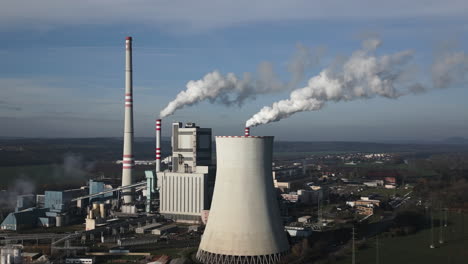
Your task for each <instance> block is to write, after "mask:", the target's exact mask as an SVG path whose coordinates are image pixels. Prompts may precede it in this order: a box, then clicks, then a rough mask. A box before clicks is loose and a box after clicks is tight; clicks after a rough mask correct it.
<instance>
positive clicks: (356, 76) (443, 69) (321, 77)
mask: <svg viewBox="0 0 468 264" xmlns="http://www.w3.org/2000/svg"><path fill="white" fill-rule="evenodd" d="M380 44H381V42H380V41H379V40H377V39H369V40H366V41H364V42H363V45H362V48H361V49H360V50H357V51H355V52H354V53H353V54H352V55H351V56H350V57H349V58H348V59H347V60H345V61H343V62H341V63H337V65H333V66H330V67H328V68H326V69H324V70H322V71H321V72H320V73H319V74H318V75H316V76H314V77H312V78H311V79H309V81H308V84H307V86H306V87H304V88H300V89H297V90H294V91H292V92H291V94H290V98H289V99H286V100H281V101H278V102H275V103H273V104H272V105H271V106H265V107H263V108H262V109H261V110H260V111H259V112H258V113H257V114H255V115H253V116H252V117H251V118H250V119H249V120H247V122H246V127H253V126H258V125H261V124H267V123H270V122H275V121H279V120H281V119H283V118H287V117H289V116H291V115H293V114H295V113H298V112H304V111H316V110H319V109H321V108H322V107H324V106H325V104H326V103H327V102H329V101H333V102H338V101H351V100H357V99H369V98H373V97H376V96H382V97H386V98H398V97H400V96H403V95H407V94H414V93H420V92H425V91H427V90H428V89H429V87H426V86H423V85H422V84H421V83H419V82H418V81H413V79H415V78H414V76H413V75H414V74H413V67H412V65H411V64H410V61H411V59H412V54H413V52H411V51H401V52H398V53H394V54H390V55H384V56H377V55H375V50H376V49H377V48H378V47H379V46H380ZM431 70H432V81H433V85H432V87H434V88H445V87H449V86H451V85H454V84H457V83H460V82H462V81H465V80H466V76H467V73H468V57H467V56H466V55H465V54H464V53H462V52H458V53H453V52H446V53H445V54H443V55H441V56H439V57H438V58H436V60H435V61H434V64H433V66H432V69H431Z"/></svg>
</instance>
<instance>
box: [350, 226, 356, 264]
mask: <svg viewBox="0 0 468 264" xmlns="http://www.w3.org/2000/svg"><path fill="white" fill-rule="evenodd" d="M351 234H352V239H353V244H352V254H353V255H352V257H353V259H352V262H351V263H352V264H356V252H355V251H356V249H355V245H354V240H355V238H354V235H355V233H354V226H353V231H352V233H351Z"/></svg>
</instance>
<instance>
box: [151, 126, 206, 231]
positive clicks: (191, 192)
mask: <svg viewBox="0 0 468 264" xmlns="http://www.w3.org/2000/svg"><path fill="white" fill-rule="evenodd" d="M171 143H172V157H171V160H172V164H171V166H170V167H169V169H168V170H166V171H163V172H158V173H157V177H158V183H157V185H158V187H159V196H160V213H161V214H162V215H164V216H166V217H168V218H172V219H175V220H177V221H186V222H201V215H202V211H203V210H208V209H209V207H210V204H211V196H212V189H213V185H214V173H213V172H214V168H213V166H212V160H211V159H212V155H211V151H212V146H211V144H212V143H211V129H210V128H200V127H198V126H196V124H195V123H187V124H186V125H185V127H184V126H182V123H173V124H172V137H171Z"/></svg>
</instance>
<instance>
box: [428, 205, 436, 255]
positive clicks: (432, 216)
mask: <svg viewBox="0 0 468 264" xmlns="http://www.w3.org/2000/svg"><path fill="white" fill-rule="evenodd" d="M429 247H430V248H435V246H434V214H433V212H432V208H431V245H430V246H429Z"/></svg>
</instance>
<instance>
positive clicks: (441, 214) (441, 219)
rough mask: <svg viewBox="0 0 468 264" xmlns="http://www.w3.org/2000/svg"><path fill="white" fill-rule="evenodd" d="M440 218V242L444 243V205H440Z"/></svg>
mask: <svg viewBox="0 0 468 264" xmlns="http://www.w3.org/2000/svg"><path fill="white" fill-rule="evenodd" d="M439 211H440V219H439V244H443V243H444V230H443V229H444V227H443V224H442V221H443V219H444V216H443V211H442V206H441V207H440V210H439Z"/></svg>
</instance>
